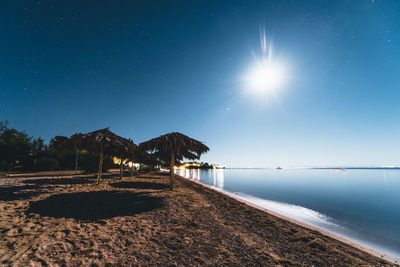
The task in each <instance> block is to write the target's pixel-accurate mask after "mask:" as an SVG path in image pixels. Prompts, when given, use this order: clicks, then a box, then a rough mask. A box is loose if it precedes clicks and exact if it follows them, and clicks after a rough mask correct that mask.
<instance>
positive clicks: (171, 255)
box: [0, 173, 395, 266]
mask: <svg viewBox="0 0 400 267" xmlns="http://www.w3.org/2000/svg"><path fill="white" fill-rule="evenodd" d="M168 182H169V181H168V177H167V175H166V174H164V173H156V174H147V175H141V176H137V177H133V178H130V177H124V178H123V179H122V180H120V179H118V178H116V177H115V176H112V175H110V176H109V177H106V179H104V180H103V182H102V183H101V185H99V186H97V185H95V177H94V176H86V175H79V176H78V177H77V176H71V175H66V176H59V177H51V176H39V177H38V176H34V175H33V176H27V177H19V176H14V177H6V178H1V179H0V192H1V195H0V212H1V213H0V214H1V215H0V216H1V220H0V233H1V239H0V264H1V265H11V264H15V265H16V266H27V265H31V266H46V265H67V266H77V265H84V266H87V265H95V266H105V265H107V264H110V265H156V264H158V265H179V266H182V265H230V266H235V265H236V266H238V265H240V266H260V265H261V266H279V265H280V266H311V265H314V266H395V264H394V263H391V262H389V261H387V260H385V259H383V258H381V257H377V255H375V256H374V255H372V254H371V253H367V252H365V251H363V250H360V249H359V248H356V247H354V246H352V245H350V244H346V243H343V242H341V241H339V240H337V239H335V238H333V237H332V236H328V235H326V234H323V233H321V232H320V231H318V229H310V228H308V227H306V225H303V226H302V225H299V224H297V223H295V222H293V221H290V220H287V218H282V217H278V216H276V214H275V215H273V214H270V213H268V212H266V211H265V210H261V209H259V208H257V207H253V206H251V205H248V203H245V202H243V201H239V200H238V199H234V198H232V197H231V196H228V195H226V194H223V193H221V192H217V191H215V190H213V189H211V188H207V187H205V186H203V185H200V184H197V183H193V182H192V181H189V180H187V179H185V178H181V177H179V176H176V179H175V188H174V190H170V188H169V186H168Z"/></svg>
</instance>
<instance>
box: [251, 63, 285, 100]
mask: <svg viewBox="0 0 400 267" xmlns="http://www.w3.org/2000/svg"><path fill="white" fill-rule="evenodd" d="M285 80H286V71H285V68H284V66H283V64H282V63H279V62H277V61H274V60H271V59H264V60H262V61H261V62H257V65H256V66H254V67H253V68H251V69H250V71H249V72H248V74H247V75H246V84H247V86H248V88H249V89H251V90H254V91H257V92H262V93H270V92H272V91H275V90H276V89H278V88H279V87H281V86H282V85H283V84H284V82H285Z"/></svg>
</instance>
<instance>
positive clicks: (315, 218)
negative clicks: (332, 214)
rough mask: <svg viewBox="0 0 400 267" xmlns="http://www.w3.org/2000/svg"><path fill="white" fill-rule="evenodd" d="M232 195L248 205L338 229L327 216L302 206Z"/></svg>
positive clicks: (237, 194)
mask: <svg viewBox="0 0 400 267" xmlns="http://www.w3.org/2000/svg"><path fill="white" fill-rule="evenodd" d="M232 194H233V195H235V196H237V197H239V198H241V199H243V200H246V201H248V202H250V203H253V204H256V205H258V206H261V207H263V208H266V209H268V210H271V211H273V212H276V213H279V214H281V215H284V216H287V217H290V218H293V219H295V220H298V221H301V222H305V223H308V224H311V225H314V226H320V227H326V228H332V227H339V225H337V224H335V223H333V222H332V220H331V219H330V218H329V217H328V216H326V215H324V214H321V213H319V212H317V211H314V210H311V209H307V208H305V207H302V206H297V205H292V204H287V203H283V202H278V201H272V200H267V199H262V198H258V197H255V196H251V195H247V194H244V193H239V192H234V193H232Z"/></svg>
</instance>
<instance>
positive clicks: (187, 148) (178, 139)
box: [139, 132, 209, 160]
mask: <svg viewBox="0 0 400 267" xmlns="http://www.w3.org/2000/svg"><path fill="white" fill-rule="evenodd" d="M139 146H140V147H141V148H142V149H143V150H147V151H151V152H152V153H154V154H155V155H157V156H158V157H160V158H162V157H167V156H168V155H170V153H171V151H175V156H176V159H177V160H180V159H182V158H183V157H184V158H187V159H199V158H200V155H201V154H203V153H205V152H207V151H208V150H209V148H208V147H207V146H206V145H205V144H203V143H202V142H200V141H197V140H196V139H193V138H190V137H188V136H186V135H184V134H181V133H178V132H172V133H169V134H165V135H161V136H159V137H156V138H153V139H151V140H149V141H146V142H143V143H141V144H140V145H139Z"/></svg>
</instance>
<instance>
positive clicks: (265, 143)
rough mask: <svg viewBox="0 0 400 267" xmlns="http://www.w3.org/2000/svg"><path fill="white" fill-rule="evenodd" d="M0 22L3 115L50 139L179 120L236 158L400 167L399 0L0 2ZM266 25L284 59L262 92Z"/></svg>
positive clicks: (136, 132) (223, 156) (132, 133)
mask: <svg viewBox="0 0 400 267" xmlns="http://www.w3.org/2000/svg"><path fill="white" fill-rule="evenodd" d="M0 33H1V36H2V38H1V41H0V62H1V64H0V120H8V121H9V122H10V126H11V127H15V128H17V129H20V130H25V131H26V132H27V133H28V134H29V135H31V136H34V137H39V136H40V137H42V138H44V139H45V140H46V141H49V140H50V138H51V137H53V136H55V135H66V136H70V135H71V134H73V133H75V132H82V133H86V132H89V131H93V130H97V129H100V128H105V127H111V130H112V131H114V132H116V133H117V134H119V135H121V136H124V137H129V138H132V139H133V140H134V142H135V143H140V142H142V141H145V140H147V139H150V138H153V137H156V136H159V135H161V134H165V133H167V132H171V131H179V132H182V133H184V134H187V135H189V136H191V137H193V138H196V139H198V140H201V141H204V142H205V143H206V144H207V145H208V146H209V147H210V151H209V152H208V153H207V154H206V155H205V156H204V157H202V160H204V161H209V162H211V163H219V164H222V165H226V166H229V167H268V166H272V167H276V166H305V165H307V166H310V165H312V166H338V165H342V166H343V165H344V166H350V165H353V166H354V165H361V166H367V165H400V106H399V99H400V75H399V74H400V2H399V1H396V0H393V1H390V0H385V1H379V0H375V1H371V0H365V1H364V0H363V1H358V0H354V1H348V0H346V1H322V0H321V1H298V0H293V1H289V0H287V1H251V0H250V1H215V0H210V1H189V0H188V1H165V0H163V1H100V0H97V1H44V0H40V1H22V0H21V1H2V3H1V8H0ZM260 36H261V37H262V36H266V40H267V42H268V44H270V45H271V47H273V55H274V58H275V59H276V61H279V62H285V64H286V66H287V74H286V77H285V84H284V85H283V86H281V87H280V88H279V89H278V90H276V91H274V92H273V93H269V94H262V95H260V94H255V93H254V92H252V91H251V90H249V89H248V88H247V85H246V84H245V83H244V82H243V76H244V75H245V73H246V71H247V70H248V69H249V68H250V67H251V66H252V65H254V64H255V62H256V61H257V60H258V59H259V58H260V57H262V56H263V54H262V51H261V47H260ZM261 39H262V38H261Z"/></svg>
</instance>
